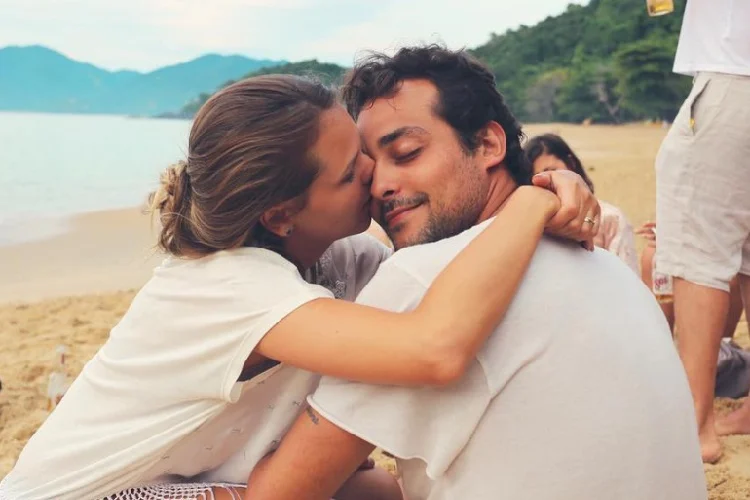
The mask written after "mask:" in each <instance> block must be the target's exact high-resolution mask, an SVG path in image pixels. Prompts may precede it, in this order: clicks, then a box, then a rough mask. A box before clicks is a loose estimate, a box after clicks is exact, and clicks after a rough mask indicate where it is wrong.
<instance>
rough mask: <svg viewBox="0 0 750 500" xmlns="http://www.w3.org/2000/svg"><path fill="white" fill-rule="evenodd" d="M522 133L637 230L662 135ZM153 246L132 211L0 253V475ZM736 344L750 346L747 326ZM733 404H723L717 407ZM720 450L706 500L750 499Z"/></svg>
mask: <svg viewBox="0 0 750 500" xmlns="http://www.w3.org/2000/svg"><path fill="white" fill-rule="evenodd" d="M526 132H527V134H528V135H529V136H533V135H535V134H538V133H542V132H554V133H558V134H561V135H562V136H564V137H565V138H566V139H568V140H569V142H570V143H571V145H572V146H573V147H574V149H575V150H576V152H577V153H578V154H579V155H580V156H581V157H582V159H583V162H584V164H585V165H586V166H587V169H588V170H589V171H590V175H591V177H592V179H593V181H594V183H595V185H596V192H597V195H598V196H599V197H600V198H601V199H603V200H606V201H608V202H610V203H613V204H615V205H617V206H619V207H621V208H622V209H623V210H624V211H625V213H626V214H627V215H628V217H629V219H630V222H631V224H632V225H633V226H634V227H637V226H639V225H640V224H641V223H642V222H644V221H646V220H650V219H652V218H653V216H654V201H655V193H654V171H653V162H654V157H655V156H656V152H657V150H658V147H659V144H660V142H661V140H662V138H663V136H664V134H665V133H666V129H663V128H661V127H660V126H656V125H653V126H652V125H627V126H621V127H613V126H590V127H584V126H574V125H558V124H549V125H533V126H528V127H527V128H526ZM144 194H145V193H144ZM30 223H33V221H32V222H30ZM153 245H154V231H153V229H152V228H151V224H150V220H149V217H147V216H145V215H143V214H142V213H141V210H140V209H139V208H137V207H136V208H132V209H125V210H117V211H107V212H96V213H89V214H84V215H80V216H76V217H74V218H73V219H72V220H71V224H70V227H69V230H68V231H67V232H65V233H64V234H62V235H59V236H55V237H53V238H50V239H46V240H41V241H34V242H28V243H23V244H18V245H14V246H6V247H0V342H1V345H2V346H3V348H2V351H0V379H1V380H2V385H3V387H2V392H0V450H2V451H0V477H3V476H4V475H5V474H6V473H7V472H8V471H9V470H10V468H11V467H12V466H13V463H14V461H15V459H16V457H17V455H18V453H19V451H20V450H21V448H22V447H23V445H24V443H25V442H26V440H28V438H29V437H30V436H31V435H32V434H33V432H34V430H35V429H36V428H37V427H38V426H39V425H40V423H41V422H43V420H44V419H45V418H46V416H47V415H48V409H47V397H46V388H47V381H48V376H49V373H50V372H51V370H53V369H54V368H53V367H54V366H55V359H56V358H55V347H56V346H57V345H60V344H65V345H66V346H67V347H68V350H69V356H68V363H67V368H68V373H69V375H70V376H71V377H73V376H75V375H76V374H77V373H78V372H79V371H80V369H81V367H82V366H83V364H84V363H85V362H86V360H88V359H89V358H90V357H91V356H92V355H93V354H94V353H95V352H96V350H97V349H98V347H99V346H100V345H101V344H102V343H103V342H104V341H105V340H106V338H107V335H108V334H109V330H110V329H111V328H112V326H113V325H114V324H115V323H116V322H117V321H118V319H119V318H120V317H121V316H122V314H123V313H124V312H125V311H126V310H127V308H128V306H129V303H130V301H131V299H132V297H133V295H134V294H135V292H136V290H137V289H138V288H139V287H140V286H141V285H142V284H143V283H144V282H145V281H146V280H147V279H148V277H149V276H150V274H151V270H152V269H153V267H154V266H155V265H156V264H158V262H159V261H160V259H161V258H162V256H161V255H160V254H158V252H156V251H155V250H154V246H153ZM639 245H642V243H639ZM736 338H737V340H738V342H739V343H740V344H741V345H743V346H744V347H746V348H750V337H748V326H747V322H746V320H745V318H743V319H742V321H741V322H740V325H739V327H738V329H737V334H736ZM737 404H738V402H736V401H729V400H722V401H717V408H719V410H720V411H727V410H729V409H730V408H732V407H734V406H736V405H737ZM724 443H725V448H726V453H725V456H724V457H723V458H722V459H721V461H720V462H719V463H718V464H716V465H713V466H707V467H706V476H707V481H708V486H709V493H710V498H711V499H712V500H741V499H742V500H745V499H747V498H750V437H741V436H739V437H730V438H727V439H725V440H724ZM380 460H381V461H385V462H387V459H385V458H383V457H381V458H380Z"/></svg>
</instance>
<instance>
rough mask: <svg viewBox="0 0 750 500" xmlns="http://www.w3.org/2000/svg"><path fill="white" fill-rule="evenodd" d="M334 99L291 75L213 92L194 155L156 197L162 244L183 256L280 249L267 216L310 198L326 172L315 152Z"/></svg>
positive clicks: (196, 127) (193, 143)
mask: <svg viewBox="0 0 750 500" xmlns="http://www.w3.org/2000/svg"><path fill="white" fill-rule="evenodd" d="M335 102H336V100H335V95H334V93H333V91H332V90H330V89H329V88H327V87H324V86H323V85H322V84H320V83H318V82H315V81H312V80H308V79H306V78H302V77H297V76H292V75H268V76H262V77H255V78H249V79H247V80H243V81H240V82H237V83H235V84H233V85H231V86H229V87H227V88H225V89H223V90H221V91H220V92H218V93H217V94H215V95H214V96H213V97H211V98H210V99H209V100H208V101H207V102H206V103H205V104H204V105H203V107H202V108H201V109H200V110H199V111H198V113H197V115H196V117H195V120H194V122H193V126H192V129H191V131H190V141H189V145H188V155H187V159H186V160H185V161H181V162H178V163H175V164H174V165H171V166H170V167H168V168H167V169H166V170H165V171H164V172H163V173H162V175H161V179H160V180H161V182H160V187H159V189H157V191H155V192H154V193H152V194H151V195H150V197H149V204H150V208H151V211H152V212H153V213H157V214H158V216H159V221H160V222H161V233H160V235H159V246H160V247H161V248H162V249H163V250H165V251H166V252H169V253H171V254H173V255H177V256H202V255H207V254H209V253H212V252H216V251H219V250H227V249H231V248H237V247H242V246H262V247H266V248H271V249H274V250H279V248H280V245H281V239H280V238H279V237H277V236H276V235H275V234H273V233H271V232H270V231H268V230H267V229H265V227H264V226H263V225H262V224H261V223H259V220H260V217H261V215H263V213H264V212H266V211H267V210H268V209H270V208H272V207H274V206H276V205H278V204H279V203H282V202H285V201H288V200H293V199H298V198H299V199H303V198H304V196H303V195H304V194H305V192H306V191H307V189H308V188H309V186H310V184H311V183H312V182H313V180H314V179H315V177H316V175H317V172H318V169H319V165H318V163H317V161H316V159H315V158H314V157H313V156H312V155H311V153H310V149H311V148H312V147H313V145H314V144H315V142H316V140H317V138H318V133H319V123H320V115H321V113H322V112H323V111H325V110H327V109H330V108H331V107H333V106H334V105H335Z"/></svg>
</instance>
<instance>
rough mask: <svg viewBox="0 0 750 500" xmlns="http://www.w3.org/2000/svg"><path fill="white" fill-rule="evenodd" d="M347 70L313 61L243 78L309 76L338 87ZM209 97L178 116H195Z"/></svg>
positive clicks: (230, 82)
mask: <svg viewBox="0 0 750 500" xmlns="http://www.w3.org/2000/svg"><path fill="white" fill-rule="evenodd" d="M346 70H347V68H344V67H343V66H339V65H338V64H333V63H321V62H318V60H317V59H311V60H309V61H300V62H294V63H286V64H282V65H279V66H273V67H267V68H262V69H259V70H257V71H251V72H250V73H248V74H246V75H244V76H243V77H242V78H250V77H251V76H259V75H270V74H279V73H281V74H290V75H300V76H307V77H311V78H315V79H317V80H319V81H320V82H322V83H324V84H326V85H337V84H339V83H341V79H342V78H343V76H344V73H346ZM242 78H238V79H237V80H239V79H242ZM237 80H235V79H233V80H229V81H227V82H224V84H223V85H222V86H221V87H220V88H224V87H226V86H228V85H231V84H232V83H234V82H235V81H237ZM209 97H211V94H210V93H207V92H204V93H202V94H200V95H199V96H198V97H196V98H195V99H193V100H192V101H191V102H190V103H188V104H187V105H186V106H184V107H183V108H182V109H181V110H180V112H179V113H178V114H177V115H176V116H179V117H191V116H193V115H194V114H195V113H196V112H197V111H198V109H199V108H200V107H201V106H203V103H204V102H206V100H207V99H208V98H209Z"/></svg>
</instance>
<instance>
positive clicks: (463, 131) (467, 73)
mask: <svg viewBox="0 0 750 500" xmlns="http://www.w3.org/2000/svg"><path fill="white" fill-rule="evenodd" d="M422 79H423V80H429V81H430V82H432V83H433V84H434V85H435V87H437V90H438V94H439V96H440V101H439V102H438V103H437V106H436V109H435V113H436V115H437V116H439V117H440V118H442V119H443V120H445V121H446V122H447V123H448V124H449V125H450V126H451V127H452V128H453V130H455V132H456V134H457V135H458V137H459V139H460V141H461V143H462V145H463V147H464V149H465V150H466V151H467V152H473V151H475V150H476V148H477V146H478V140H479V137H478V133H479V131H481V130H482V129H483V128H484V127H485V126H486V125H487V124H488V123H489V122H490V121H495V122H497V123H498V124H500V126H501V127H503V130H504V131H505V135H506V137H507V143H506V148H507V151H506V156H505V160H504V163H505V166H506V167H507V169H508V171H509V172H510V174H511V176H512V177H513V179H514V180H515V181H516V183H518V184H528V183H529V179H528V169H527V168H524V163H525V161H526V160H525V158H524V154H523V148H522V147H521V142H522V141H523V139H524V134H523V132H522V130H521V124H520V123H519V122H518V120H516V118H515V117H514V116H513V113H511V111H510V109H508V106H506V104H505V99H504V98H503V96H502V94H501V93H500V92H499V91H498V89H497V86H496V84H495V75H493V74H492V72H491V71H490V70H489V69H488V68H487V67H486V66H484V65H483V64H482V63H480V62H479V61H477V60H476V59H474V58H473V57H472V56H471V55H469V54H468V53H467V52H466V51H465V50H458V51H452V50H448V49H446V48H445V47H442V46H440V45H434V44H433V45H425V46H416V47H404V48H402V49H400V50H399V51H398V52H397V53H396V54H395V55H394V56H392V57H391V56H387V55H385V54H380V53H375V54H372V55H370V56H369V57H367V58H365V59H363V60H362V61H360V62H358V63H357V64H356V65H355V66H354V68H353V69H352V70H351V71H349V73H348V74H347V76H346V78H345V81H344V84H343V86H342V88H341V96H342V99H343V101H344V104H345V105H346V108H347V110H348V111H349V113H350V114H351V115H352V116H353V117H354V119H355V120H356V118H357V116H358V115H359V113H360V111H362V109H363V108H364V107H366V106H368V105H369V104H371V103H372V102H373V101H375V100H376V99H380V98H382V97H391V96H393V95H394V94H395V93H396V92H397V91H398V88H399V85H400V84H401V82H403V81H404V80H422Z"/></svg>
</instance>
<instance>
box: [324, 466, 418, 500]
mask: <svg viewBox="0 0 750 500" xmlns="http://www.w3.org/2000/svg"><path fill="white" fill-rule="evenodd" d="M334 498H335V500H403V498H404V496H403V493H402V491H401V486H399V484H398V481H396V478H395V477H394V476H393V475H392V474H391V473H390V472H388V471H387V470H385V469H381V468H380V467H375V468H373V469H370V470H360V471H357V472H355V473H354V474H353V475H352V476H351V477H350V478H349V479H348V480H347V481H346V482H345V483H344V484H343V486H341V488H340V489H339V491H337V492H336V494H335V495H334Z"/></svg>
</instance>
